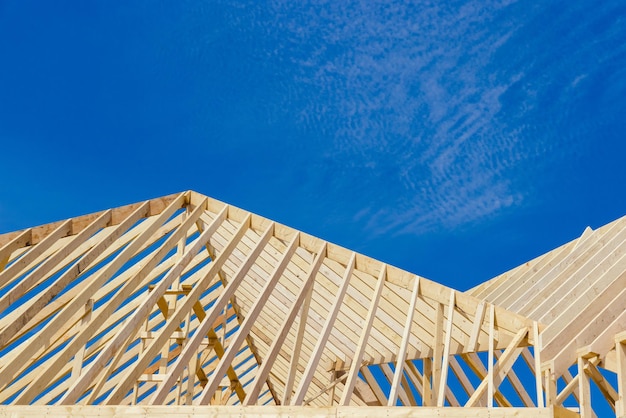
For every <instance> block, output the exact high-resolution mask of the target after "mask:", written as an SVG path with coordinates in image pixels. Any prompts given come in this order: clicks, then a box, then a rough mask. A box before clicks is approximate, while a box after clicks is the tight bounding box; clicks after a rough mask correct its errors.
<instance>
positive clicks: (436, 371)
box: [429, 302, 443, 406]
mask: <svg viewBox="0 0 626 418" xmlns="http://www.w3.org/2000/svg"><path fill="white" fill-rule="evenodd" d="M434 321H435V335H434V336H433V363H432V364H433V367H432V379H431V382H432V391H431V396H432V401H431V402H432V405H433V406H435V405H437V403H438V402H439V400H438V399H437V396H438V394H439V392H438V389H439V382H440V381H441V364H442V360H443V304H442V303H441V302H436V303H435V317H434ZM429 405H431V403H429Z"/></svg>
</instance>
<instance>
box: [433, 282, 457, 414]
mask: <svg viewBox="0 0 626 418" xmlns="http://www.w3.org/2000/svg"><path fill="white" fill-rule="evenodd" d="M455 293H456V292H455V291H454V290H453V289H452V290H450V302H449V303H448V317H447V319H446V321H447V322H446V339H445V341H444V349H443V359H442V364H441V380H440V381H439V392H438V394H437V406H438V407H443V405H444V400H445V390H446V387H448V361H449V359H450V341H451V339H452V324H453V323H454V307H455V303H456V302H455V301H456V298H455Z"/></svg>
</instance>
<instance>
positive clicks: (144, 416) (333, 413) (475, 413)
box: [0, 405, 577, 418]
mask: <svg viewBox="0 0 626 418" xmlns="http://www.w3.org/2000/svg"><path fill="white" fill-rule="evenodd" d="M557 409H558V411H557ZM485 413H486V411H485V410H483V409H480V408H477V409H467V408H394V407H386V406H379V407H375V406H371V407H369V406H368V407H357V406H349V407H348V406H343V407H342V406H333V407H310V406H309V407H300V408H293V407H289V406H270V405H266V406H255V407H244V406H182V405H181V406H178V405H167V406H128V405H117V406H84V405H78V406H47V405H46V406H30V407H24V406H21V407H14V406H2V407H0V417H3V418H4V417H7V418H9V417H12V418H33V417H43V416H46V417H72V418H78V417H80V418H96V417H111V418H117V417H128V418H150V417H153V418H194V417H212V418H231V417H232V418H236V417H238V418H261V417H264V418H270V417H303V418H364V417H371V416H376V417H389V418H407V417H412V418H431V417H442V418H476V417H484V416H485ZM488 416H489V417H491V418H513V417H517V418H526V417H528V418H574V417H576V416H577V414H575V413H573V412H571V411H568V410H566V409H564V408H554V409H553V408H494V409H492V410H489V411H488Z"/></svg>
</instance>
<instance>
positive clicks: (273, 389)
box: [0, 191, 626, 416]
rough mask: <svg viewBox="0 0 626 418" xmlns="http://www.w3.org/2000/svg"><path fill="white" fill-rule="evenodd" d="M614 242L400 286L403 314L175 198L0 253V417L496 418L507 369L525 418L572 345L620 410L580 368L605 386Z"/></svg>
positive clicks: (284, 235)
mask: <svg viewBox="0 0 626 418" xmlns="http://www.w3.org/2000/svg"><path fill="white" fill-rule="evenodd" d="M191 218H193V219H191ZM190 219H191V220H190ZM212 225H215V227H214V228H213V230H212V231H210V229H211V228H212ZM243 225H245V226H243ZM242 228H243V229H245V231H243V232H242ZM270 228H271V230H272V233H270V234H269V235H264V234H266V232H267V231H268V230H269V229H270ZM624 231H626V218H623V219H621V220H619V221H616V222H614V223H612V224H609V225H607V226H605V227H601V228H598V229H596V230H591V229H589V230H586V231H585V233H584V234H583V236H582V237H581V238H580V239H578V240H576V241H573V242H572V243H568V244H565V245H563V246H561V247H559V248H557V249H555V250H553V251H551V252H549V253H547V254H546V255H544V256H540V257H537V259H536V260H533V261H531V262H529V263H528V264H526V265H522V266H520V267H518V268H516V269H514V270H512V271H510V272H506V273H504V274H502V275H500V276H498V277H497V278H496V279H494V280H490V281H488V282H485V283H484V284H483V285H480V286H478V287H476V288H475V289H473V290H472V291H469V292H468V293H461V292H455V291H454V290H451V289H450V288H448V287H446V286H443V285H441V284H438V283H435V282H432V281H430V280H428V279H424V278H419V292H418V294H417V297H415V294H414V293H413V292H412V289H413V286H414V285H415V283H416V280H415V277H416V276H415V275H413V274H411V273H409V272H405V271H402V270H400V269H398V268H396V267H393V266H387V265H383V264H382V263H381V262H379V261H376V260H373V259H371V258H369V257H366V256H363V255H360V254H356V253H353V252H351V251H350V250H348V249H345V248H342V247H340V246H337V245H334V244H330V243H327V242H325V241H323V240H321V239H319V238H316V237H313V236H310V235H307V234H305V233H299V232H298V231H296V230H294V229H292V228H289V227H286V226H284V225H280V224H275V223H272V221H270V220H268V219H266V218H263V217H261V216H258V215H254V214H250V213H249V212H247V211H245V210H242V209H239V208H236V207H233V206H228V205H226V204H224V203H223V202H219V201H217V200H215V199H211V198H207V197H205V196H203V195H201V194H199V193H196V192H191V191H190V192H185V193H181V194H177V195H173V196H169V197H166V198H161V199H153V200H151V201H147V202H143V203H139V204H135V205H129V206H127V207H124V208H118V209H112V210H110V211H104V212H99V213H97V214H92V215H85V216H83V217H77V218H73V219H70V220H67V221H62V222H58V223H54V224H48V225H44V226H41V227H37V228H32V229H30V230H24V231H18V232H17V233H11V234H5V235H0V287H1V289H0V294H1V295H2V296H0V348H2V349H3V354H2V355H0V402H3V403H9V402H14V403H30V402H34V403H36V404H42V403H60V402H61V403H66V404H75V403H83V404H89V403H94V402H100V403H107V404H120V403H127V404H131V403H137V404H140V405H142V404H146V403H149V402H152V403H155V404H170V405H178V404H187V405H188V406H191V404H192V403H199V402H211V403H213V404H216V405H217V404H228V405H233V404H235V403H238V402H240V403H242V404H246V405H249V406H252V405H259V408H260V407H261V404H265V403H267V404H268V405H276V404H280V403H281V401H285V402H284V403H293V404H298V405H302V404H303V403H306V404H307V405H310V406H311V407H320V406H322V405H331V406H332V405H334V404H335V403H339V404H341V405H349V404H350V403H352V405H355V406H362V407H365V405H370V406H372V405H378V404H382V405H388V404H390V405H395V402H396V398H398V399H399V400H400V403H402V404H403V405H415V404H416V403H417V400H416V397H417V396H416V395H415V396H414V391H417V392H419V393H420V395H421V397H422V402H423V404H424V405H432V406H435V405H438V406H443V405H446V404H447V405H450V406H452V407H454V406H455V405H458V403H459V399H461V398H457V397H458V396H459V393H457V392H456V391H461V396H462V397H463V399H461V400H464V399H467V398H468V397H469V398H470V400H471V403H470V402H468V406H469V404H471V405H473V406H475V407H479V408H478V409H480V407H483V406H485V405H487V399H488V398H489V399H492V400H490V401H489V404H490V405H493V406H496V404H497V405H498V406H504V407H510V406H511V402H512V399H511V400H508V399H507V398H506V397H505V396H504V395H503V393H501V392H500V391H499V390H498V386H499V385H500V383H501V382H502V381H503V379H506V378H508V379H509V382H510V384H511V385H512V388H513V390H514V391H515V393H517V395H518V397H519V398H520V399H521V401H522V403H523V404H524V405H526V406H527V408H529V409H532V406H533V403H535V402H533V400H532V399H531V397H530V396H529V395H528V394H529V393H532V392H531V390H532V379H530V380H528V381H526V380H525V379H526V377H524V379H522V376H528V374H527V373H525V374H522V373H523V371H522V370H518V369H517V368H518V367H524V365H528V367H529V368H530V370H531V371H532V372H533V373H534V374H535V379H534V380H535V382H534V384H535V390H536V404H537V405H543V403H544V399H543V390H542V386H544V384H543V382H541V377H542V376H541V374H542V370H543V371H545V373H546V376H547V377H548V380H547V382H546V385H545V386H546V387H545V392H546V393H545V394H546V400H547V401H548V402H549V403H550V404H551V405H555V404H558V401H562V400H563V399H564V397H565V396H566V394H565V393H564V392H562V393H556V379H557V378H559V379H561V378H562V379H563V381H564V382H565V383H564V384H565V385H566V388H572V387H573V386H574V385H575V384H576V383H570V382H571V381H572V377H571V375H570V374H569V373H568V371H567V367H569V365H571V362H572V359H573V361H574V362H575V361H576V358H577V357H576V355H577V354H576V353H577V350H578V349H579V348H580V347H581V346H583V345H584V346H586V347H588V348H589V350H592V351H595V352H596V353H598V354H597V356H596V357H595V358H594V360H593V361H590V360H589V359H587V358H585V359H584V360H585V364H584V365H583V370H584V373H585V374H586V376H588V377H589V378H590V379H591V380H593V381H594V383H595V385H596V386H598V388H599V389H600V393H602V394H603V395H604V396H605V397H606V398H607V399H608V400H609V402H610V403H613V402H615V406H616V409H617V410H619V408H622V409H623V407H622V405H621V404H620V397H619V396H620V393H619V392H620V391H619V385H618V391H615V389H614V388H612V387H611V386H610V385H609V384H608V382H607V381H606V380H605V379H604V378H603V375H602V374H601V373H600V371H599V370H600V369H599V368H600V367H607V368H609V369H610V370H614V371H618V364H617V363H618V361H619V359H618V354H619V353H618V350H617V349H616V348H620V349H621V346H620V347H616V344H615V338H614V335H615V334H616V333H619V332H621V331H623V330H624V326H626V313H625V312H624V309H626V305H624V303H623V302H622V300H624V297H623V296H624V294H626V293H624V292H625V291H624V290H623V289H624V285H626V275H625V274H624V273H623V271H624V268H625V267H626V261H625V260H626V244H624V245H623V244H622V242H626V232H624ZM296 236H298V237H299V239H298V243H297V244H295V243H293V241H292V240H293V239H294V237H296ZM320 248H323V251H322V252H320ZM288 250H289V251H291V250H293V253H291V256H290V257H289V261H285V260H286V258H285V257H286V256H285V254H287V252H288ZM281 260H282V261H281ZM283 262H284V263H285V265H284V268H282V270H281V272H280V273H276V269H277V268H278V267H280V265H281V263H283ZM348 270H350V273H349V274H348V272H347V271H348ZM383 273H384V274H383ZM346 274H348V276H347V277H346ZM233 282H235V283H233ZM220 285H221V286H220ZM2 290H4V292H2ZM476 295H480V298H476V297H474V296H476ZM305 302H306V303H305ZM303 303H305V304H306V305H307V306H306V308H305V309H303ZM86 306H87V307H86ZM487 310H489V311H493V314H492V315H489V322H488V323H487V322H486V319H485V318H487V316H488V315H487ZM511 310H519V311H518V312H517V313H515V312H512V311H511ZM298 313H300V318H301V320H300V321H296V319H295V318H296V317H297V316H298ZM524 315H528V316H524ZM411 316H412V318H409V317H411ZM493 318H495V321H494V320H493ZM540 320H544V321H546V322H547V323H546V324H544V323H541V321H540ZM296 322H298V324H299V325H298V326H295V323H296ZM300 324H301V325H300ZM542 342H543V343H544V344H543V345H542ZM529 346H533V348H532V351H529V350H527V349H526V348H525V347H529ZM500 350H504V352H502V354H500ZM487 351H488V352H489V353H488V355H487V356H485V357H490V361H489V363H490V365H491V367H489V365H488V367H485V365H484V364H483V362H482V361H481V359H480V358H479V357H478V355H477V354H476V353H477V352H487ZM520 353H522V354H523V355H524V362H517V363H516V358H517V357H518V356H519V354H520ZM572 356H573V357H572ZM494 357H495V358H494ZM417 359H421V360H417ZM416 360H417V364H419V361H422V362H423V366H424V367H423V369H420V370H423V373H422V372H421V371H420V370H418V369H417V368H416V367H415V362H416ZM495 360H497V361H495ZM433 361H434V363H433ZM460 361H465V363H466V365H467V366H468V367H469V369H470V370H471V371H472V372H473V373H475V374H476V376H477V377H478V379H479V381H480V384H479V385H478V387H477V388H476V389H474V387H473V385H472V383H471V381H470V377H471V378H472V379H473V378H474V376H471V375H470V376H469V377H468V376H467V375H466V374H465V370H464V369H463V368H464V367H465V365H463V364H462V363H460ZM483 361H484V360H483ZM542 361H545V362H546V364H550V365H551V366H550V367H549V368H545V367H544V368H543V369H542V367H541V362H542ZM390 362H394V363H395V364H396V367H395V371H394V370H393V368H392V367H390V366H389V363H390ZM367 365H370V366H367ZM514 366H515V367H514ZM450 369H451V370H452V372H453V373H454V375H455V376H456V380H458V381H459V382H460V385H453V386H450V384H448V375H449V370H450ZM488 369H489V370H488ZM372 370H374V371H375V375H376V377H375V378H374V377H373V375H372ZM466 370H467V369H466ZM360 374H361V375H362V376H363V378H361V377H360ZM623 374H624V373H622V375H623ZM224 376H225V378H223V377H224ZM377 378H378V379H386V380H388V382H387V383H388V384H389V385H388V386H387V383H381V382H377V381H376V379H377ZM363 379H365V380H363ZM576 379H577V380H578V377H577V378H576ZM490 380H491V381H492V382H493V384H491V385H489V381H490ZM577 380H576V381H575V382H577ZM294 386H297V388H296V390H295V392H294V391H293V387H294ZM382 387H387V388H390V391H389V392H390V393H389V396H387V395H386V394H385V393H383V389H381V388H382ZM463 392H465V393H463ZM622 392H623V390H622ZM339 393H341V395H339ZM572 394H573V395H574V397H578V396H579V393H576V392H573V393H572ZM513 396H514V395H513ZM290 398H291V399H290ZM583 401H584V399H583ZM464 403H465V402H464ZM622 403H623V401H622ZM583 404H584V402H583ZM155 406H156V405H155ZM68 407H69V405H68ZM298 408H299V407H298ZM589 408H590V409H591V404H589ZM507 409H508V408H507ZM474 410H475V409H474V408H469V409H467V411H474ZM437 411H439V409H438V410H437ZM555 411H558V414H559V415H564V414H565V415H566V414H567V412H562V411H561V410H559V409H553V410H552V412H555ZM555 413H557V412H555ZM590 413H591V416H593V411H591V412H590Z"/></svg>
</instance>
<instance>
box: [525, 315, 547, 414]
mask: <svg viewBox="0 0 626 418" xmlns="http://www.w3.org/2000/svg"><path fill="white" fill-rule="evenodd" d="M533 340H534V344H535V346H534V347H533V354H534V355H533V358H534V360H535V363H534V370H533V371H534V373H535V390H536V394H537V407H539V408H543V407H544V406H546V405H545V403H544V402H543V387H542V384H541V339H540V337H539V324H538V323H537V321H535V322H533ZM524 353H529V350H528V349H526V350H524ZM529 367H530V366H529ZM531 369H532V367H531Z"/></svg>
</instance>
